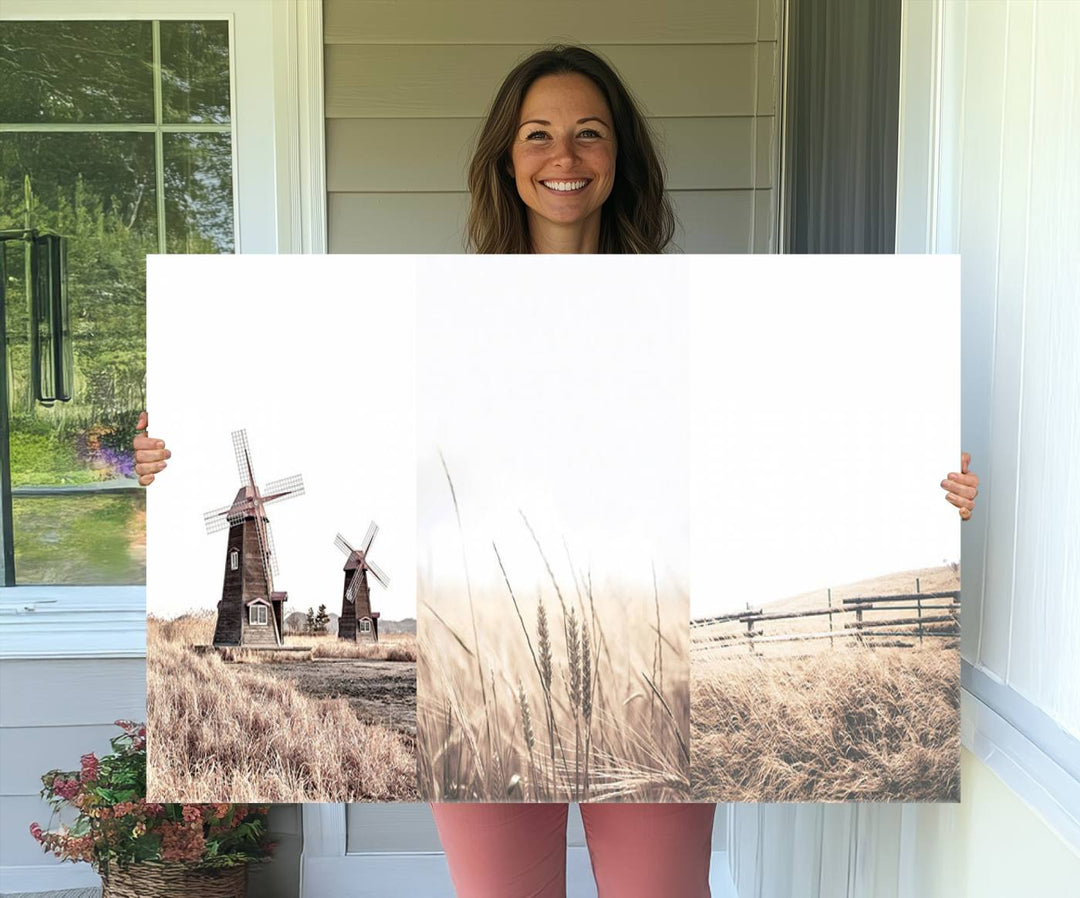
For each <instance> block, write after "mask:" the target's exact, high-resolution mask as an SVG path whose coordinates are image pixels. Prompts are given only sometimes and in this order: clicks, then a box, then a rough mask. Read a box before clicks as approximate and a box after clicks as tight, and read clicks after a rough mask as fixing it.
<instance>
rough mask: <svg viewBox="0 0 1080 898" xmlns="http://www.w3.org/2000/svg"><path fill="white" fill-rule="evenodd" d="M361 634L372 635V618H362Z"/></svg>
mask: <svg viewBox="0 0 1080 898" xmlns="http://www.w3.org/2000/svg"><path fill="white" fill-rule="evenodd" d="M360 632H361V633H370V632H371V618H370V617H362V618H360Z"/></svg>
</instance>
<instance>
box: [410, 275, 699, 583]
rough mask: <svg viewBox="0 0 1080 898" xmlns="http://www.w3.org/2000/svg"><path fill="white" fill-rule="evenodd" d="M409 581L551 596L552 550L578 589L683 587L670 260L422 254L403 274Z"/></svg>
mask: <svg viewBox="0 0 1080 898" xmlns="http://www.w3.org/2000/svg"><path fill="white" fill-rule="evenodd" d="M418 292H419V297H420V299H419V304H418V310H417V323H418V343H417V359H418V363H419V369H418V374H417V387H418V398H417V416H418V424H417V438H418V447H419V464H420V469H419V481H420V485H419V493H418V498H419V515H420V519H419V526H420V542H419V556H420V562H421V569H420V578H421V580H422V581H424V580H425V578H427V582H429V583H431V584H433V585H436V586H438V587H440V588H446V587H447V586H451V585H456V584H460V583H461V582H463V575H462V571H463V565H462V536H461V534H460V533H459V531H458V525H457V522H456V519H455V517H454V510H453V503H452V500H451V497H450V492H449V487H448V485H447V482H446V477H445V475H444V473H443V470H442V466H441V463H440V462H439V457H438V450H439V449H441V450H442V452H443V454H444V456H445V458H446V461H447V464H448V465H449V467H450V473H451V475H452V477H453V478H454V486H455V490H456V492H457V497H458V502H459V505H460V508H461V515H462V522H463V527H464V531H465V533H464V541H465V548H466V552H467V556H468V559H469V565H470V575H471V577H472V580H473V586H474V587H475V586H477V585H478V584H484V585H492V584H501V582H502V581H501V575H500V573H499V569H498V566H497V563H496V560H495V556H494V551H493V549H492V545H491V544H492V541H493V540H494V541H495V542H496V543H497V544H498V547H499V552H500V554H501V555H502V557H503V560H504V562H505V563H506V566H507V569H508V572H509V573H510V575H511V582H512V583H513V584H514V586H515V589H518V588H520V589H522V591H523V592H525V593H526V594H528V593H529V592H530V589H531V586H532V585H533V584H536V583H538V582H543V583H547V576H546V573H545V572H544V569H543V566H542V562H541V560H540V557H539V554H538V553H537V551H536V548H535V546H534V544H533V543H532V540H531V537H530V536H529V535H528V531H527V530H526V529H525V526H524V524H523V523H522V521H521V518H520V517H519V515H518V510H519V509H521V510H522V511H524V512H525V514H526V515H527V516H528V518H529V521H530V523H531V524H532V526H533V528H534V530H535V531H536V532H537V535H538V537H539V538H540V540H541V541H542V543H543V544H544V547H545V551H546V553H547V554H548V556H549V559H550V560H551V562H552V564H553V566H554V567H555V568H556V573H557V574H558V576H559V577H560V579H561V582H562V584H563V586H564V589H570V588H571V587H570V582H569V580H570V578H569V574H568V573H567V562H566V551H565V549H564V547H563V540H565V541H566V544H567V545H568V547H569V549H570V552H571V554H572V556H573V558H574V564H575V566H576V567H577V568H578V569H579V570H591V571H592V574H593V578H594V582H597V581H600V580H603V579H605V578H609V577H610V578H617V579H618V581H619V582H620V583H622V584H625V585H628V586H629V585H639V586H640V585H642V584H646V585H647V586H648V589H649V591H650V592H651V589H652V564H653V563H655V564H656V567H657V573H658V579H659V580H660V585H661V589H670V588H675V589H678V590H679V591H680V592H682V593H685V590H686V588H687V583H688V576H687V574H688V564H689V559H688V548H689V492H688V487H689V482H688V459H689V456H688V448H689V443H688V437H689V434H688V425H689V416H688V411H689V405H688V404H689V318H688V314H689V302H688V293H687V268H686V265H685V261H684V260H681V259H678V258H676V257H660V256H653V257H647V256H643V257H637V258H616V257H611V256H607V257H605V256H591V257H580V256H579V257H576V258H575V257H569V256H502V257H484V258H478V257H460V256H459V257H433V258H430V259H428V260H426V261H425V263H424V265H423V267H422V269H421V276H420V285H419V291H418Z"/></svg>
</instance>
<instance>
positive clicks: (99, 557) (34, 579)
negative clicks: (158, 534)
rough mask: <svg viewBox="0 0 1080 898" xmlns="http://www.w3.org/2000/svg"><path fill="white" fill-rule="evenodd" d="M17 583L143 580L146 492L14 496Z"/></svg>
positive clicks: (115, 582)
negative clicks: (38, 496) (39, 496)
mask: <svg viewBox="0 0 1080 898" xmlns="http://www.w3.org/2000/svg"><path fill="white" fill-rule="evenodd" d="M12 516H13V518H14V528H13V529H14V533H15V571H16V573H17V575H18V579H19V583H21V584H25V583H58V584H76V585H91V584H93V585H98V584H119V585H128V584H136V583H145V582H146V493H145V492H144V491H143V490H141V489H131V490H126V491H124V492H123V493H111V494H107V495H100V496H87V495H80V496H49V497H42V498H37V497H33V498H22V499H20V498H18V497H16V498H14V499H13V500H12Z"/></svg>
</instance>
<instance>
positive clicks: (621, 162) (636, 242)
mask: <svg viewBox="0 0 1080 898" xmlns="http://www.w3.org/2000/svg"><path fill="white" fill-rule="evenodd" d="M469 192H470V194H471V207H470V210H469V227H468V239H469V245H470V248H472V249H474V250H475V251H477V252H480V253H530V252H532V253H549V252H558V253H596V252H601V253H658V252H662V251H663V250H664V249H665V248H666V247H667V246H668V244H669V243H670V242H671V238H672V235H673V234H674V230H675V218H674V215H673V214H672V211H671V205H670V203H669V201H668V198H667V195H666V194H665V193H664V171H663V166H662V165H661V163H660V159H659V157H658V156H657V154H656V151H655V150H654V149H653V140H652V136H651V134H650V132H649V128H648V125H647V124H646V122H645V117H644V115H643V114H642V113H641V111H640V109H639V108H638V105H637V103H636V102H635V100H634V98H633V97H632V96H631V94H630V92H629V90H627V88H626V86H625V85H624V84H623V83H622V81H621V80H620V79H619V77H618V75H617V74H616V73H615V71H614V70H613V69H612V68H611V66H610V65H608V64H607V63H606V62H605V61H604V60H603V59H601V58H600V57H599V56H597V55H596V54H595V53H593V52H592V51H590V50H586V49H585V48H583V47H553V48H550V49H546V50H540V51H538V52H536V53H534V54H532V55H531V56H529V57H528V58H527V59H525V60H524V61H523V62H521V63H520V64H519V65H518V66H517V67H516V68H515V69H514V70H513V71H512V72H510V74H509V75H508V76H507V77H506V79H505V81H504V82H503V84H502V86H501V87H500V88H499V91H498V93H497V95H496V97H495V100H494V102H493V103H492V105H491V109H490V111H489V112H488V115H487V118H486V120H485V121H484V124H483V126H482V128H481V132H480V137H479V140H478V141H477V148H476V152H475V154H474V155H473V159H472V163H471V165H470V166H469Z"/></svg>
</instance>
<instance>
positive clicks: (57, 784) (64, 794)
mask: <svg viewBox="0 0 1080 898" xmlns="http://www.w3.org/2000/svg"><path fill="white" fill-rule="evenodd" d="M52 790H53V792H55V793H56V794H57V795H59V796H60V797H61V798H64V799H67V800H68V801H71V799H73V798H74V797H75V796H76V795H77V794H78V792H79V781H78V780H69V779H64V778H63V777H62V776H58V777H57V778H56V779H54V780H53V784H52Z"/></svg>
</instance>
